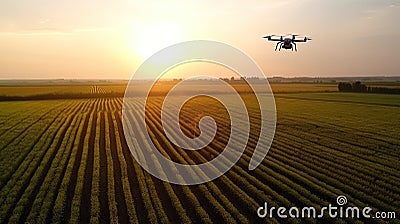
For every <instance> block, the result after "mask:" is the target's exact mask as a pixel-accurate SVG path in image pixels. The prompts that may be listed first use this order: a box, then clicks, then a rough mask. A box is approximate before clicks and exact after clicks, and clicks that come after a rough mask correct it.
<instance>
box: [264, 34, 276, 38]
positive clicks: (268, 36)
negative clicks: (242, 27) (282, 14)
mask: <svg viewBox="0 0 400 224" xmlns="http://www.w3.org/2000/svg"><path fill="white" fill-rule="evenodd" d="M271 37H278V35H275V34H271V35H267V36H265V37H263V38H271Z"/></svg>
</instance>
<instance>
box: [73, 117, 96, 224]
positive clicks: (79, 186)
mask: <svg viewBox="0 0 400 224" xmlns="http://www.w3.org/2000/svg"><path fill="white" fill-rule="evenodd" d="M93 117H94V113H89V119H88V120H89V122H88V125H87V128H86V130H84V131H83V133H84V135H83V134H82V136H83V142H81V143H80V144H81V145H82V146H83V147H82V154H81V159H80V160H79V161H77V162H78V163H79V166H78V172H77V179H76V182H75V183H74V193H73V194H72V195H73V198H72V202H71V208H70V215H69V216H68V218H69V220H68V222H74V223H76V222H78V221H79V220H80V219H81V217H80V211H81V209H80V208H81V198H82V192H83V189H84V181H85V180H84V176H85V171H86V161H87V160H88V151H89V139H90V135H91V131H92V125H93ZM90 184H91V182H90ZM83 206H88V205H87V204H85V205H83ZM89 206H90V205H89Z"/></svg>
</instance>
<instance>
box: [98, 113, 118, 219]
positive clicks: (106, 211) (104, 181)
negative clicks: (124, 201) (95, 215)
mask: <svg viewBox="0 0 400 224" xmlns="http://www.w3.org/2000/svg"><path fill="white" fill-rule="evenodd" d="M105 117H106V116H105V113H100V115H99V119H100V126H99V127H100V137H99V148H100V149H99V150H100V152H99V161H98V163H99V166H100V167H99V175H100V177H99V203H100V220H101V221H102V222H104V223H110V215H111V214H110V212H111V209H113V210H115V207H114V205H111V204H113V203H115V200H113V198H110V196H109V195H108V192H111V191H112V190H111V189H113V185H108V183H109V182H112V181H111V180H113V179H114V178H113V177H112V176H110V173H111V172H110V171H112V170H110V169H109V168H108V167H109V166H108V161H109V160H108V158H107V151H109V150H107V149H108V148H109V144H110V143H109V142H108V143H107V141H109V139H108V140H106V139H107V138H109V136H108V135H109V131H108V130H107V127H106V122H107V121H106V120H105ZM110 156H111V155H110ZM111 167H112V166H110V168H111ZM109 188H111V189H109ZM109 198H110V202H109V200H108V199H109ZM110 208H111V209H110ZM116 215H117V214H116V213H113V214H112V215H111V216H116ZM113 221H116V220H113Z"/></svg>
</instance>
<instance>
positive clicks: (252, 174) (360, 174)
mask: <svg viewBox="0 0 400 224" xmlns="http://www.w3.org/2000/svg"><path fill="white" fill-rule="evenodd" d="M278 85H279V84H278ZM64 87H65V86H61V87H53V88H60V89H59V90H57V91H60V92H58V93H59V94H66V93H68V94H69V93H70V92H68V91H71V90H70V89H68V88H67V89H68V90H65V89H63V88H64ZM278 87H279V88H278ZM304 87H305V86H304V84H292V86H291V84H281V85H279V86H275V87H274V85H273V86H272V88H273V89H274V88H275V89H274V90H275V91H276V92H277V93H278V94H276V96H275V100H276V106H277V117H278V120H277V128H276V134H275V138H274V142H273V144H272V147H271V149H270V151H269V153H268V155H267V157H266V158H265V159H264V161H263V162H262V164H261V165H260V166H259V167H257V168H256V169H255V170H252V171H249V170H248V163H249V161H250V158H251V156H252V150H253V149H254V147H255V144H256V142H257V140H258V136H257V131H256V130H257V128H259V125H260V124H259V123H257V121H256V120H257V119H256V118H257V116H258V115H257V114H258V113H259V111H257V107H256V105H257V102H256V101H254V98H253V97H251V96H248V95H246V94H243V99H245V100H246V102H247V103H248V105H249V106H248V110H249V113H250V115H251V116H250V119H251V121H253V120H254V122H253V126H252V129H251V130H252V132H251V133H250V140H249V142H248V144H247V148H246V150H245V153H244V154H243V155H242V157H241V159H240V160H239V161H238V163H237V164H236V165H235V166H234V167H233V168H232V169H231V170H230V171H228V172H227V173H226V174H224V175H223V176H221V177H219V178H217V179H215V180H214V181H211V182H208V183H205V184H201V185H196V186H180V185H174V184H169V183H167V182H163V181H160V180H158V179H157V178H155V177H153V176H151V175H150V174H148V173H147V172H146V171H145V170H144V169H142V168H141V167H140V165H139V164H138V163H137V162H136V161H135V160H134V159H133V157H132V155H131V153H130V151H129V148H128V146H127V143H126V140H125V137H126V136H124V134H123V133H124V132H123V127H122V122H121V119H122V115H121V110H122V108H121V107H122V103H123V98H122V97H115V96H114V95H111V96H110V93H112V92H113V91H114V93H121V90H123V89H124V85H123V84H118V85H117V84H113V85H86V86H85V85H79V86H74V87H73V88H77V89H79V91H78V90H77V89H74V90H73V91H71V92H77V91H78V93H83V94H95V96H96V97H94V98H84V97H83V98H82V99H62V100H57V99H52V100H29V101H23V100H21V101H8V102H0V108H1V110H0V124H1V126H0V161H1V162H0V166H1V169H0V189H1V192H0V223H23V222H28V223H44V222H52V223H67V222H71V223H76V222H81V223H89V222H90V223H128V222H131V223H168V222H173V223H190V222H198V223H262V222H269V223H280V222H293V223H296V222H297V221H299V220H292V219H279V218H277V217H275V218H267V219H261V218H258V217H257V213H256V211H257V208H258V207H259V206H262V205H263V203H264V202H268V204H269V205H271V206H277V207H278V206H286V207H290V206H297V207H303V206H315V207H316V208H319V207H321V206H327V205H328V204H335V203H336V198H337V196H339V195H345V196H346V197H347V199H348V205H351V206H357V207H361V208H362V207H366V206H370V207H371V208H373V211H395V212H396V215H400V209H399V208H400V172H399V171H400V162H399V160H400V134H399V133H400V113H399V109H400V96H398V95H384V94H381V95H379V94H357V93H337V92H333V91H334V88H333V85H317V84H313V85H309V86H308V87H309V89H308V91H304V89H307V88H304ZM306 87H307V86H306ZM3 88H4V87H3ZM3 90H4V92H7V91H8V93H9V94H0V95H8V96H10V95H19V96H21V95H22V96H28V95H29V94H27V92H24V91H21V90H20V91H19V92H18V91H15V88H14V89H3ZM35 90H36V92H35V93H34V94H32V93H31V95H38V94H39V95H40V94H51V92H47V91H49V90H46V88H43V87H35ZM45 90H46V91H45ZM53 90H54V89H53ZM0 91H1V88H0ZM12 91H15V92H13V93H12V94H10V92H12ZM53 92H54V91H53ZM282 92H292V93H282ZM303 92H307V93H303ZM326 92H328V93H326ZM161 102H162V97H161V96H152V97H151V100H150V101H149V105H147V106H148V109H149V112H148V114H147V115H148V117H147V118H148V127H147V131H149V133H150V135H151V136H152V139H153V141H154V143H155V145H157V146H158V149H159V150H160V151H161V152H162V153H163V154H165V155H167V156H168V157H169V158H170V159H171V160H174V161H177V162H180V163H182V164H195V163H202V162H205V161H208V160H210V159H212V158H214V157H215V156H217V155H218V154H219V153H220V152H221V150H223V148H224V146H225V145H226V142H227V139H229V138H230V136H229V134H230V133H229V124H228V122H227V121H229V117H227V116H228V114H227V113H226V112H225V111H224V108H222V106H221V105H218V104H216V102H214V101H213V100H210V99H208V98H206V97H204V98H198V99H196V100H193V102H191V103H190V104H188V105H187V107H186V108H184V109H183V110H182V113H181V115H180V116H181V123H180V124H181V129H182V131H183V132H184V133H185V134H187V135H188V136H190V135H193V133H194V135H196V134H198V131H199V130H198V129H196V127H195V123H196V122H194V121H197V120H196V119H198V118H199V117H196V116H198V115H199V114H207V115H210V116H212V117H213V118H214V119H215V120H216V122H217V124H218V132H217V136H216V137H215V138H214V140H213V141H212V142H211V143H210V144H209V145H208V146H207V147H206V148H205V149H201V150H198V151H193V152H187V151H184V150H182V149H180V148H178V147H175V146H174V145H172V143H171V142H170V141H168V140H167V139H166V138H165V136H164V134H163V132H162V131H161V130H162V126H161V121H160V118H159V114H158V113H159V111H160V106H161ZM130 116H133V117H137V118H139V117H140V114H139V113H135V112H133V113H132V114H130ZM132 129H133V130H134V131H135V133H137V134H138V135H140V133H141V132H143V131H146V130H140V129H137V128H136V127H135V126H134V124H133V127H132ZM233 137H234V136H233ZM153 162H154V165H155V166H159V164H157V161H153ZM306 221H309V222H315V220H311V219H310V220H306ZM318 221H321V222H325V223H332V222H336V223H343V222H352V223H355V222H356V221H358V222H375V223H383V222H384V221H387V220H379V219H370V220H365V219H358V220H351V219H343V220H340V219H333V218H325V219H319V220H318ZM390 221H393V222H396V221H397V222H398V219H397V220H390Z"/></svg>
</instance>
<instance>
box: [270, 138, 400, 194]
mask: <svg viewBox="0 0 400 224" xmlns="http://www.w3.org/2000/svg"><path fill="white" fill-rule="evenodd" d="M280 136H281V135H280ZM280 136H277V138H276V141H275V144H276V145H277V146H280V147H282V148H280V151H283V150H282V149H285V148H286V147H287V146H290V148H289V149H288V150H287V151H289V150H290V151H292V152H293V153H294V152H296V154H297V155H296V156H297V157H298V158H299V159H302V160H306V161H308V162H309V163H310V164H316V165H318V166H320V165H324V166H329V167H332V168H333V167H334V168H335V171H336V172H338V173H343V172H345V173H346V174H351V175H354V176H353V177H356V178H357V177H358V178H361V179H364V180H368V181H371V182H373V181H385V182H386V183H388V184H395V183H397V182H398V181H399V180H397V179H398V178H396V177H393V176H391V178H388V177H389V174H390V173H387V172H382V171H379V170H378V169H376V167H374V166H373V165H370V164H367V165H364V166H361V167H359V168H357V169H355V168H353V167H352V164H354V163H356V162H358V163H360V162H359V161H357V160H355V159H354V158H353V159H350V157H344V156H337V155H333V154H332V153H329V151H328V152H325V149H324V148H321V147H318V146H316V145H313V146H312V145H311V146H310V148H308V147H307V148H304V147H302V146H305V145H307V144H305V143H301V144H300V143H298V144H296V143H295V141H290V138H285V137H280ZM291 137H292V136H291ZM309 149H311V151H310V150H309ZM312 150H314V151H315V150H318V151H320V153H319V154H315V153H313V151H312ZM293 153H292V154H293ZM330 158H331V159H332V158H335V161H334V162H332V161H330V160H329V159H330ZM368 165H370V166H368ZM381 187H383V188H385V186H381ZM393 190H395V191H396V189H393ZM397 191H398V189H397Z"/></svg>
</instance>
